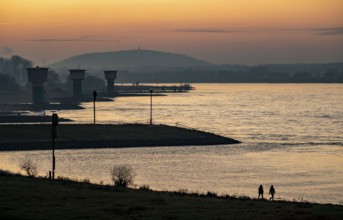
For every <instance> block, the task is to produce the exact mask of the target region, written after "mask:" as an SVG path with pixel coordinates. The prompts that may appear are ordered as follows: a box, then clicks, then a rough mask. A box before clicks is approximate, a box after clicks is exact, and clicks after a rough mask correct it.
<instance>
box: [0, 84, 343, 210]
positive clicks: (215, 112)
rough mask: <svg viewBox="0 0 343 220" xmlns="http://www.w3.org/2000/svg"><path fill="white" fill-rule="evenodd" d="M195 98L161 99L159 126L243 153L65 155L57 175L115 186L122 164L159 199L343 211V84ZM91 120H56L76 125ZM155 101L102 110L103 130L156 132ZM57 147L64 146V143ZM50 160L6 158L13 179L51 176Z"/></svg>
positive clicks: (198, 92)
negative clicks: (175, 196)
mask: <svg viewBox="0 0 343 220" xmlns="http://www.w3.org/2000/svg"><path fill="white" fill-rule="evenodd" d="M193 86H194V87H195V88H196V89H195V90H193V91H191V92H189V93H171V94H168V96H158V97H153V123H156V124H169V125H178V126H184V127H191V128H196V129H201V130H205V131H210V132H214V133H217V134H221V135H224V136H227V137H231V138H235V139H238V140H240V141H242V144H238V145H221V146H184V147H183V146H181V147H146V148H125V149H95V150H93V149H87V150H57V152H56V157H57V168H56V175H60V176H67V177H71V178H78V179H85V178H88V179H90V181H91V182H94V183H99V182H100V181H101V182H104V183H110V172H109V170H110V168H111V167H112V166H113V165H114V164H120V163H127V164H131V165H132V166H133V168H134V170H135V171H136V173H137V175H136V178H135V183H136V184H137V185H138V186H139V185H144V184H145V185H149V186H150V188H152V189H156V190H185V189H187V190H188V191H189V192H207V191H211V192H216V193H218V194H230V195H237V196H240V195H246V196H250V197H254V198H255V197H257V189H258V186H259V185H260V184H262V185H263V186H264V190H265V192H268V190H269V187H270V185H272V184H273V185H274V187H275V190H276V195H275V197H276V199H287V200H297V201H311V202H319V203H335V204H343V98H342V97H343V85H342V84H193ZM82 106H83V107H85V109H84V110H68V111H59V112H57V113H58V114H59V116H60V117H66V118H71V119H74V120H75V121H76V122H77V123H91V122H92V121H93V112H92V106H93V104H92V103H82ZM149 108H150V97H121V98H116V99H115V100H114V101H113V102H101V103H100V102H99V103H97V122H98V123H106V124H109V123H112V124H117V123H148V122H149V117H150V110H149ZM57 145H58V141H57ZM50 156H51V152H49V151H31V152H0V167H1V168H2V169H8V170H11V171H14V172H18V171H19V167H18V164H19V163H20V161H22V160H23V159H24V158H27V157H29V158H31V159H32V160H34V161H35V162H36V163H37V164H38V168H39V172H40V174H41V175H44V174H45V173H46V172H47V171H48V170H50V169H51V168H50V161H51V158H50Z"/></svg>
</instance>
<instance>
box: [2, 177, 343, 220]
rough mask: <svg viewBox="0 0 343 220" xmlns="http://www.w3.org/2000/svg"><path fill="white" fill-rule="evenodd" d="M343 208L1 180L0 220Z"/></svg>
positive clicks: (316, 212)
mask: <svg viewBox="0 0 343 220" xmlns="http://www.w3.org/2000/svg"><path fill="white" fill-rule="evenodd" d="M342 218H343V206H338V205H323V204H311V203H297V202H271V201H267V200H262V201H261V200H252V199H239V198H232V197H216V196H213V195H212V197H211V196H205V195H191V194H182V193H175V192H174V193H172V192H155V191H150V190H143V189H127V188H119V187H112V186H102V185H94V184H89V183H78V182H73V181H66V180H56V181H51V180H48V179H36V178H29V177H22V176H6V175H0V219H6V220H11V219H16V220H17V219H35V220H39V219H150V220H151V219H342Z"/></svg>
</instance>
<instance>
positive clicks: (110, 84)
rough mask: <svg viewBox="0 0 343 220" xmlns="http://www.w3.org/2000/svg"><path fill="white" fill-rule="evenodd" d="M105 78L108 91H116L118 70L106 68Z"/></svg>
mask: <svg viewBox="0 0 343 220" xmlns="http://www.w3.org/2000/svg"><path fill="white" fill-rule="evenodd" d="M104 72H105V79H106V80H107V92H108V93H113V92H114V80H115V79H116V78H117V72H118V71H116V70H105V71H104Z"/></svg>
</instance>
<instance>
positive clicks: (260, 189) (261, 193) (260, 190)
mask: <svg viewBox="0 0 343 220" xmlns="http://www.w3.org/2000/svg"><path fill="white" fill-rule="evenodd" d="M263 193H264V191H263V186H262V185H260V187H258V199H259V198H260V196H261V199H263Z"/></svg>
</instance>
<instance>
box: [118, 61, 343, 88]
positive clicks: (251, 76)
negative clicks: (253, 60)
mask: <svg viewBox="0 0 343 220" xmlns="http://www.w3.org/2000/svg"><path fill="white" fill-rule="evenodd" d="M117 82H124V83H128V82H142V83H147V82H152V83H172V82H187V83H343V63H338V64H312V65H310V64H309V65H303V64H294V65H291V64H290V65H277V64H275V65H261V66H252V67H249V66H238V65H236V66H235V65H232V66H230V65H223V66H210V67H202V68H197V67H193V68H175V69H165V70H159V71H153V72H152V71H148V70H145V71H141V72H138V71H137V72H130V71H120V72H119V74H118V80H117Z"/></svg>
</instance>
